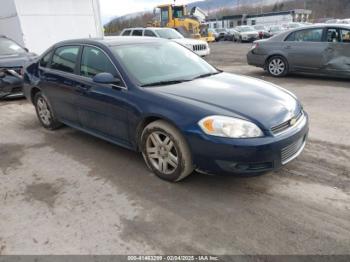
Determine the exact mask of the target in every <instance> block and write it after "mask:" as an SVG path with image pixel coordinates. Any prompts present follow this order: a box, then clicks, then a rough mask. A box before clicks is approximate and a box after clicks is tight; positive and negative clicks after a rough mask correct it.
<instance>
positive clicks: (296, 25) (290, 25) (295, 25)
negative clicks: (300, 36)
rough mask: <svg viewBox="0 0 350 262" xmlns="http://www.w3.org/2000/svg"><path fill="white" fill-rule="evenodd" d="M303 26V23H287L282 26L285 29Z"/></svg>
mask: <svg viewBox="0 0 350 262" xmlns="http://www.w3.org/2000/svg"><path fill="white" fill-rule="evenodd" d="M303 26H305V25H304V24H302V23H287V24H283V25H282V28H283V29H284V30H290V29H297V28H300V27H303Z"/></svg>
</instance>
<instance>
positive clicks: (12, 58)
mask: <svg viewBox="0 0 350 262" xmlns="http://www.w3.org/2000/svg"><path fill="white" fill-rule="evenodd" d="M35 58H36V55H35V54H33V53H25V54H15V55H0V67H21V66H24V65H25V64H27V63H28V62H31V61H33V60H34V59H35Z"/></svg>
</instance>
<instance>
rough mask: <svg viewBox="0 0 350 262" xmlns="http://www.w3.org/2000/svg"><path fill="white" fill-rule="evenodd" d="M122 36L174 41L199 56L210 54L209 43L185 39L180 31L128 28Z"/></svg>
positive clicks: (156, 28) (155, 28)
mask: <svg viewBox="0 0 350 262" xmlns="http://www.w3.org/2000/svg"><path fill="white" fill-rule="evenodd" d="M120 35H121V36H146V37H159V38H164V39H169V40H172V41H174V42H176V43H178V44H180V45H182V46H184V47H186V48H188V49H190V50H191V51H193V52H195V53H196V54H197V55H199V56H206V55H209V54H210V47H209V45H208V43H207V42H205V41H202V40H198V39H192V38H185V37H184V36H183V35H181V34H180V33H179V32H178V31H176V30H175V29H172V28H160V27H146V28H126V29H124V30H123V31H122V32H121V33H120Z"/></svg>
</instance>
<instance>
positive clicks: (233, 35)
mask: <svg viewBox="0 0 350 262" xmlns="http://www.w3.org/2000/svg"><path fill="white" fill-rule="evenodd" d="M227 31H228V40H229V41H234V42H237V41H239V37H240V33H239V32H238V31H237V30H236V29H233V28H229V29H227Z"/></svg>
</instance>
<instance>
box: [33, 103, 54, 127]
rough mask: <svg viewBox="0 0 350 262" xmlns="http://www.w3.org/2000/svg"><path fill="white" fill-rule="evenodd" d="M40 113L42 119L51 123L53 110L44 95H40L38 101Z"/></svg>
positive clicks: (46, 123)
mask: <svg viewBox="0 0 350 262" xmlns="http://www.w3.org/2000/svg"><path fill="white" fill-rule="evenodd" d="M37 108H38V114H39V117H40V119H41V121H42V122H43V123H44V124H45V125H47V126H49V125H50V124H51V119H52V117H51V112H50V109H49V106H48V104H47V102H46V101H45V99H44V98H43V97H39V99H38V101H37Z"/></svg>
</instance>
